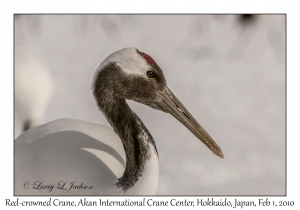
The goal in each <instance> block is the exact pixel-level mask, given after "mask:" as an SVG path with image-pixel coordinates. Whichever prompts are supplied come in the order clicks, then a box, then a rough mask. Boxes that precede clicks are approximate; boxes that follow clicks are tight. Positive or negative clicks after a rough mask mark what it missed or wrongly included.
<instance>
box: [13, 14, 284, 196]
mask: <svg viewBox="0 0 300 210" xmlns="http://www.w3.org/2000/svg"><path fill="white" fill-rule="evenodd" d="M285 27H286V26H285V16H284V15H257V16H254V17H253V16H252V17H250V18H244V19H242V18H241V16H240V15H18V16H15V46H23V47H25V48H27V49H28V50H29V51H31V52H34V53H35V54H36V55H38V56H39V57H40V58H42V59H43V60H44V62H45V63H46V64H47V65H48V67H49V69H50V70H51V74H52V76H53V79H54V88H55V90H54V94H53V96H52V99H51V100H50V103H49V106H48V110H47V111H46V114H45V122H49V121H52V120H55V119H59V118H76V119H81V120H85V121H90V122H94V123H99V124H104V125H107V126H109V125H108V123H107V122H106V120H105V118H104V117H103V116H102V114H101V113H100V112H99V111H98V109H97V106H96V104H95V102H94V99H93V96H92V92H91V83H92V78H93V75H94V72H95V70H96V69H97V67H98V66H99V65H100V63H101V62H102V61H103V60H104V59H105V58H106V57H107V56H108V55H109V54H111V53H113V52H114V51H116V50H119V49H121V48H124V47H136V48H138V49H139V50H140V51H143V52H145V53H147V54H149V55H150V56H152V57H153V59H154V60H155V61H156V62H157V64H158V65H159V66H160V67H161V68H162V70H163V71H164V74H165V77H166V80H167V84H168V86H169V88H170V89H171V90H172V91H173V93H174V94H175V95H176V96H177V97H178V98H179V99H180V100H181V102H182V103H183V104H184V105H185V106H186V107H187V108H188V110H189V111H190V112H191V113H192V114H193V116H194V117H195V118H196V119H197V120H198V122H199V123H200V124H202V126H203V127H204V128H205V129H206V130H207V131H208V132H209V133H210V135H211V136H212V137H213V138H214V139H215V141H216V142H217V143H218V145H219V146H220V147H221V148H222V151H223V153H224V156H225V158H224V159H223V160H222V159H220V158H218V157H217V156H215V155H213V154H212V153H211V152H210V151H209V150H208V149H207V148H206V147H205V146H204V145H203V144H202V143H201V142H200V141H199V140H197V138H196V137H194V136H193V134H192V133H190V132H189V131H188V130H187V129H186V128H185V127H184V126H183V125H181V124H180V123H179V122H178V121H177V120H176V119H174V118H173V117H172V116H171V115H168V114H165V113H162V112H158V111H156V110H153V109H151V108H149V107H146V106H144V105H141V104H137V103H135V102H131V101H129V104H130V105H131V107H132V109H133V110H134V111H135V112H136V113H137V114H138V116H139V117H140V118H141V119H142V120H143V122H144V124H145V125H146V126H147V128H148V129H149V131H150V132H151V134H152V136H153V137H154V139H155V142H156V145H157V148H158V152H159V158H160V181H159V187H158V194H161V195H284V194H285ZM16 111H17V110H16Z"/></svg>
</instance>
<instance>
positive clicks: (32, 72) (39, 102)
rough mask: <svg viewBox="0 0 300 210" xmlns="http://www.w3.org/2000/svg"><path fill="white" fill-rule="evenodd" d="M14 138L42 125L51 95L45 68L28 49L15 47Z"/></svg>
mask: <svg viewBox="0 0 300 210" xmlns="http://www.w3.org/2000/svg"><path fill="white" fill-rule="evenodd" d="M14 76H15V138H17V137H18V136H19V135H20V134H21V133H22V132H23V131H25V130H27V129H29V128H31V127H35V126H37V125H40V124H42V123H44V116H45V113H46V110H47V106H48V103H49V101H50V98H51V96H52V93H53V87H54V85H53V80H52V76H51V74H50V71H49V69H48V67H47V65H46V64H45V63H44V62H43V61H42V60H41V59H40V58H38V57H37V56H36V55H34V54H33V53H31V52H30V51H29V50H28V49H26V48H24V47H21V46H16V47H15V75H14Z"/></svg>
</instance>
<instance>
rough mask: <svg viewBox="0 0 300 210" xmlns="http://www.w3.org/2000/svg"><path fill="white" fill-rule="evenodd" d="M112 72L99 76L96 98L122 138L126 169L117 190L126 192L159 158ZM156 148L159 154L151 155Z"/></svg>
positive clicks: (107, 71) (107, 70) (101, 72)
mask: <svg viewBox="0 0 300 210" xmlns="http://www.w3.org/2000/svg"><path fill="white" fill-rule="evenodd" d="M112 75H115V74H114V73H112V69H111V68H108V69H105V68H104V69H102V70H101V71H99V72H98V74H97V75H95V77H96V78H95V80H94V84H93V94H94V97H95V99H96V103H97V105H98V107H99V109H100V110H101V111H102V113H103V114H104V116H105V117H106V119H107V120H108V122H109V123H110V125H111V126H112V127H113V129H114V131H115V132H116V134H117V135H118V136H119V137H120V139H121V141H122V144H123V147H124V150H125V155H126V168H125V171H124V174H123V176H122V177H121V178H120V179H119V180H118V183H117V186H118V187H120V188H123V190H124V191H125V192H126V191H127V190H128V189H130V188H132V187H133V186H134V185H135V184H136V183H137V182H138V181H139V179H140V178H141V177H142V175H143V173H144V171H145V165H146V163H147V161H148V160H150V158H153V157H151V155H156V156H158V153H157V150H156V146H155V142H154V140H153V138H152V136H151V134H150V132H149V131H148V129H147V128H146V126H145V125H144V124H143V122H142V121H141V119H140V118H139V117H138V116H137V115H136V114H135V113H134V111H133V110H132V109H131V108H130V107H129V106H128V104H127V103H126V101H125V99H124V98H122V97H121V96H120V95H119V94H118V93H117V88H116V86H117V84H115V83H114V82H113V81H116V80H114V78H111V76H112ZM151 146H153V147H152V148H154V150H155V152H154V153H153V152H151V151H150V147H151Z"/></svg>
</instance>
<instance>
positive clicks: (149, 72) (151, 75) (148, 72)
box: [146, 70, 156, 78]
mask: <svg viewBox="0 0 300 210" xmlns="http://www.w3.org/2000/svg"><path fill="white" fill-rule="evenodd" d="M146 74H147V77H148V78H154V77H155V76H156V75H155V72H154V71H151V70H150V71H147V73H146Z"/></svg>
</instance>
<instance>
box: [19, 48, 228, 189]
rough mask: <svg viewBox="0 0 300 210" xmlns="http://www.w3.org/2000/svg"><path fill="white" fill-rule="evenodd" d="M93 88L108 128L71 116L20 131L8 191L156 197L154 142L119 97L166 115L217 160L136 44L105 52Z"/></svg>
mask: <svg viewBox="0 0 300 210" xmlns="http://www.w3.org/2000/svg"><path fill="white" fill-rule="evenodd" d="M92 89H93V94H94V97H95V101H96V103H97V105H98V107H99V109H100V110H101V111H102V113H103V114H104V116H105V117H106V119H107V120H108V122H109V123H110V125H111V126H112V127H113V129H114V131H115V133H114V132H113V131H112V130H111V129H109V128H107V127H105V126H102V125H97V124H93V123H89V122H85V121H81V120H75V119H60V120H56V121H53V122H50V123H47V124H44V125H40V126H37V127H35V128H31V129H30V130H28V131H26V132H24V133H23V134H22V135H21V136H20V137H19V138H17V139H16V140H15V195H54V194H56V195H75V194H76V195H153V194H155V193H156V190H157V185H158V179H159V178H158V176H159V162H158V153H157V150H156V146H155V142H154V140H153V138H152V136H151V134H150V132H149V131H148V129H147V128H146V127H145V125H144V124H143V122H142V121H141V120H140V118H139V117H138V116H137V115H136V114H135V113H134V112H133V111H132V110H131V109H130V107H129V106H128V104H127V103H126V99H127V100H134V101H137V102H140V103H142V104H145V105H147V106H150V107H152V108H154V109H157V110H160V111H163V112H167V113H170V114H171V115H173V116H174V117H175V118H176V119H177V120H179V121H180V122H181V123H182V124H184V125H185V126H186V127H187V128H188V129H189V130H190V131H191V132H192V133H193V134H194V135H195V136H196V137H198V138H199V139H200V141H202V142H203V143H204V144H205V145H206V146H207V147H208V148H209V149H210V150H211V151H212V152H213V153H214V154H216V155H217V156H219V157H221V158H223V153H222V151H221V149H220V148H219V146H218V145H217V144H216V143H215V141H214V140H213V139H212V138H211V137H210V135H209V134H208V133H207V132H206V131H205V130H204V129H203V128H202V127H201V126H200V125H199V124H198V122H197V121H196V120H195V119H194V118H193V116H192V115H191V114H190V113H189V112H188V110H187V109H186V108H185V107H184V106H183V105H182V104H181V102H180V101H179V100H178V99H177V98H176V97H175V95H173V93H172V92H171V91H170V89H169V88H168V87H167V86H166V80H165V78H164V75H163V72H162V70H161V69H160V67H159V66H158V65H157V64H156V63H155V61H154V60H153V59H152V58H151V57H150V56H149V55H147V54H145V53H143V52H140V51H139V50H137V49H136V48H125V49H122V50H119V51H117V52H115V53H113V54H111V55H110V56H109V57H107V58H106V59H105V60H104V61H103V63H102V64H101V65H100V66H99V68H98V69H97V71H96V73H95V75H94V79H93V85H92ZM125 160H126V161H125Z"/></svg>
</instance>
